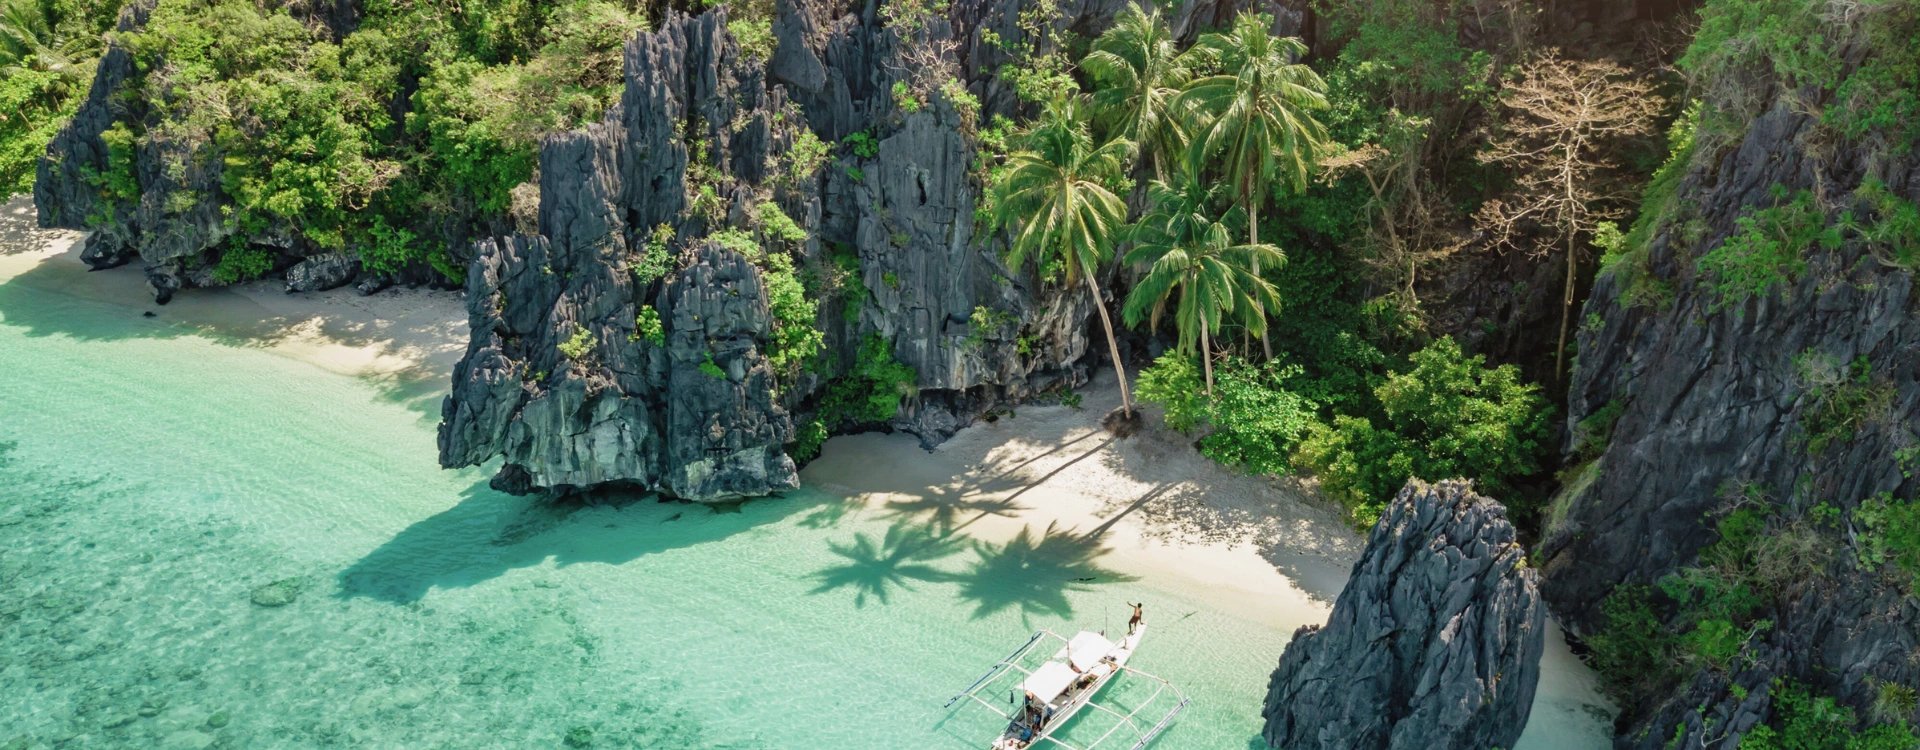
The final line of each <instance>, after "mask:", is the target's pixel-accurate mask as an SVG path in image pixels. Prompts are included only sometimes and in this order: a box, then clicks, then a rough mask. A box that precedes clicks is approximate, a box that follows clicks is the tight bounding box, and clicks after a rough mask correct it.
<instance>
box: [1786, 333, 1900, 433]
mask: <svg viewBox="0 0 1920 750" xmlns="http://www.w3.org/2000/svg"><path fill="white" fill-rule="evenodd" d="M1793 365H1794V374H1795V376H1796V377H1797V378H1798V379H1799V380H1800V382H1801V383H1803V384H1805V386H1806V389H1807V399H1808V401H1809V403H1810V405H1809V406H1808V408H1807V410H1806V413H1805V414H1804V415H1802V416H1801V418H1800V428H1801V430H1802V432H1803V434H1804V435H1805V436H1806V439H1807V452H1808V453H1812V454H1816V455H1817V454H1820V453H1822V452H1825V451H1826V449H1827V447H1828V446H1830V445H1833V444H1834V443H1836V442H1840V443H1844V442H1846V441H1847V440H1849V439H1851V438H1852V437H1853V436H1854V434H1856V433H1857V432H1859V430H1860V428H1861V427H1862V426H1863V425H1865V424H1867V423H1868V422H1872V421H1874V420H1877V419H1880V418H1882V417H1884V416H1885V415H1886V413H1887V411H1888V409H1890V408H1891V407H1892V405H1893V397H1894V391H1893V384H1891V383H1888V382H1885V381H1882V380H1877V379H1875V378H1874V377H1873V365H1872V363H1870V362H1868V361H1867V358H1866V357H1865V356H1861V357H1857V358H1855V359H1854V360H1853V362H1852V363H1850V364H1848V365H1846V366H1845V367H1841V366H1840V365H1839V364H1838V363H1837V362H1834V361H1833V358H1831V357H1827V356H1825V355H1822V354H1820V353H1818V352H1815V351H1812V350H1809V351H1805V352H1801V353H1800V354H1799V355H1798V356H1795V357H1794V360H1793Z"/></svg>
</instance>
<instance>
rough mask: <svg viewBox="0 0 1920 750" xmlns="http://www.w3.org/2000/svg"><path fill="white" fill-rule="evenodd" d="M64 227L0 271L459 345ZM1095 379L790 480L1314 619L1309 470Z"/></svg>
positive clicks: (1574, 667) (856, 451)
mask: <svg viewBox="0 0 1920 750" xmlns="http://www.w3.org/2000/svg"><path fill="white" fill-rule="evenodd" d="M80 240H81V235H79V234H78V233H74V232H62V231H44V230H39V229H36V228H34V227H33V216H32V206H31V204H30V203H29V202H28V201H26V200H24V199H22V200H16V201H13V202H11V203H8V204H6V205H5V207H4V209H0V283H9V284H30V285H33V286H35V287H38V288H42V289H47V290H53V291H57V292H60V293H62V294H67V295H72V296H74V297H79V298H84V299H88V300H95V301H100V302H105V303H109V304H112V305H118V306H122V307H124V308H125V309H126V311H127V314H128V315H129V316H136V317H137V316H141V315H142V314H144V313H146V312H152V313H154V315H155V316H156V318H155V320H156V322H157V323H158V324H161V325H167V326H177V327H180V328H181V329H184V330H185V331H186V332H190V333H197V334H205V335H208V336H210V337H213V338H218V339H221V340H223V341H231V342H233V343H236V344H237V345H242V346H252V347H260V348H262V349H264V350H267V351H270V352H273V353H275V354H280V355H283V356H287V357H291V358H294V359H298V360H301V361H304V362H308V363H311V364H313V365H315V366H317V367H321V368H324V369H326V370H329V371H332V372H336V373H340V374H345V375H352V376H358V377H366V378H370V379H375V380H379V381H383V382H388V383H393V384H397V385H398V386H400V387H405V388H407V389H408V390H409V391H410V392H411V391H417V394H416V395H418V397H419V400H420V401H421V402H422V404H423V405H424V404H426V402H427V401H429V400H431V401H433V402H435V403H437V400H438V394H440V393H443V392H444V390H445V387H446V382H447V379H448V377H449V374H450V371H451V369H452V365H453V363H454V362H456V361H457V360H458V358H459V356H460V354H461V353H462V351H463V350H464V348H465V345H466V338H467V332H466V316H465V312H464V309H463V306H462V303H461V299H460V296H459V295H458V294H457V293H454V292H447V291H431V290H410V289H389V290H386V291H382V292H380V293H377V294H374V295H370V296H364V297H363V296H359V295H358V294H356V293H355V292H354V291H353V290H351V289H350V288H343V289H337V290H333V291H330V292H321V293H311V294H286V293H284V292H283V291H282V289H283V287H282V285H281V284H280V282H277V281H260V282H254V283H250V284H244V285H240V286H237V287H233V288H229V289H217V290H203V289H195V290H184V291H182V292H181V293H179V294H178V295H176V296H175V298H174V300H173V302H172V303H171V304H168V305H165V306H159V305H154V304H152V302H151V301H150V300H151V298H150V295H149V293H148V291H147V289H146V287H145V282H144V279H143V276H142V274H141V271H140V270H139V268H138V265H139V264H138V263H137V262H136V263H133V264H130V265H128V266H124V267H121V268H117V269H111V270H106V271H99V272H89V271H88V270H87V269H86V267H85V266H84V265H83V264H81V263H80V261H79V260H78V257H77V256H78V253H79V248H80V246H81V242H80ZM1100 375H1101V376H1103V377H1101V378H1097V379H1096V381H1095V383H1094V384H1093V385H1091V386H1089V387H1088V388H1087V389H1085V390H1084V391H1083V398H1084V405H1083V407H1082V408H1078V409H1075V408H1069V407H1066V406H1029V407H1021V408H1018V409H1017V410H1016V411H1015V413H1014V414H1013V415H1010V416H1003V417H1000V418H998V419H996V420H994V421H992V422H981V423H977V424H976V425H974V426H972V427H970V428H968V429H965V430H962V431H961V432H960V433H959V434H958V435H956V436H955V437H954V438H953V439H951V440H949V441H948V442H946V443H945V444H943V445H941V446H939V447H937V448H935V449H934V450H932V451H927V450H923V449H922V448H921V447H920V445H919V442H918V440H917V439H915V438H914V437H912V436H909V435H904V434H891V435H890V434H880V433H869V434H862V435H851V436H843V437H838V438H834V439H833V440H830V441H829V442H828V443H827V444H826V446H825V448H824V451H823V453H822V455H821V456H820V458H819V459H818V460H816V461H814V462H812V463H811V464H809V465H808V466H807V467H806V468H805V469H804V470H803V471H802V479H803V481H804V482H805V483H806V484H808V485H811V486H815V487H819V488H821V489H825V490H829V491H832V492H835V493H836V494H842V495H845V496H846V497H848V498H849V500H850V501H851V506H850V510H849V512H856V513H874V514H889V515H891V516H894V517H900V518H913V519H916V520H919V521H924V522H927V523H931V524H935V525H941V526H945V527H946V528H947V529H952V530H962V531H964V532H965V534H966V535H967V536H969V537H972V538H974V539H976V540H981V541H1004V540H1007V539H1013V538H1015V537H1017V536H1018V535H1019V534H1021V533H1022V531H1023V530H1030V533H1036V534H1037V533H1040V532H1042V531H1044V530H1048V529H1051V530H1052V533H1054V534H1059V533H1070V534H1073V535H1077V536H1080V537H1082V538H1084V539H1087V540H1090V541H1097V542H1098V544H1097V545H1094V548H1095V549H1099V550H1103V552H1102V553H1101V557H1100V558H1099V559H1100V563H1101V565H1102V566H1104V567H1105V568H1107V569H1111V570H1114V571H1117V572H1119V573H1123V574H1126V575H1129V576H1133V577H1136V578H1137V579H1138V580H1139V581H1140V582H1141V583H1142V584H1144V585H1146V586H1149V587H1151V588H1155V589H1159V590H1163V591H1169V592H1172V591H1178V592H1179V593H1180V596H1181V598H1182V599H1184V600H1186V601H1193V602H1204V603H1205V604H1206V606H1208V607H1210V608H1217V609H1218V610H1220V611H1222V612H1226V613H1230V614H1233V615H1234V616H1236V617H1240V618H1243V619H1245V620H1247V621H1250V622H1257V623H1262V624H1264V625H1266V626H1267V627H1271V628H1273V629H1275V630H1277V631H1280V632H1292V631H1293V629H1295V628H1297V627H1300V626H1303V625H1309V624H1315V623H1321V622H1325V620H1326V619H1327V616H1328V612H1329V611H1330V609H1331V607H1332V603H1333V600H1334V598H1335V597H1336V596H1337V595H1338V593H1339V589H1340V587H1341V586H1342V585H1344V583H1345V581H1346V579H1347V577H1348V571H1349V569H1350V568H1351V566H1352V564H1353V562H1354V560H1355V559H1356V558H1357V557H1358V555H1359V553H1360V551H1361V548H1362V546H1363V545H1364V542H1365V540H1364V538H1363V537H1362V536H1361V535H1360V534H1359V533H1357V532H1355V531H1354V530H1353V529H1351V528H1350V527H1348V526H1347V525H1346V524H1345V522H1344V521H1343V520H1342V519H1341V516H1340V513H1339V511H1338V509H1336V508H1334V507H1332V506H1331V505H1330V504H1329V503H1327V502H1326V501H1324V500H1321V499H1319V498H1318V497H1316V496H1315V495H1314V494H1313V491H1312V488H1311V486H1310V484H1308V483H1303V482H1299V481H1295V480H1276V479H1271V478H1263V477H1250V476H1246V475H1243V474H1239V473H1236V472H1234V471H1232V470H1230V469H1227V468H1224V467H1222V466H1220V465H1218V464H1215V463H1213V462H1212V461H1210V460H1208V459H1206V458H1205V457H1203V456H1201V455H1200V454H1199V453H1198V452H1197V451H1196V450H1195V449H1194V448H1193V447H1192V444H1191V442H1192V438H1191V437H1190V436H1185V435H1181V434H1179V433H1176V432H1173V431H1171V430H1168V429H1167V428H1166V427H1165V426H1164V425H1163V424H1162V423H1161V422H1160V420H1159V418H1158V415H1157V414H1155V413H1152V412H1151V410H1150V411H1149V415H1148V419H1147V424H1148V428H1147V429H1146V430H1144V431H1143V433H1142V434H1140V435H1137V436H1135V437H1132V438H1129V439H1126V440H1115V439H1114V438H1112V436H1110V435H1108V434H1106V433H1105V432H1104V431H1102V430H1101V429H1100V428H1099V426H1098V422H1099V419H1100V416H1101V415H1102V414H1104V413H1106V411H1107V410H1108V409H1110V408H1112V407H1113V406H1115V405H1116V404H1117V403H1118V395H1117V389H1115V388H1114V387H1113V383H1112V379H1111V375H1110V374H1107V373H1105V372H1104V371H1102V372H1101V373H1100ZM1155 614H1156V615H1159V616H1176V617H1177V616H1179V614H1180V613H1155ZM1545 673H1546V674H1545V676H1544V677H1543V680H1542V685H1541V694H1540V700H1539V701H1537V702H1536V717H1535V721H1534V722H1533V723H1534V728H1536V729H1537V728H1539V727H1541V725H1542V724H1543V722H1549V721H1550V722H1551V723H1552V724H1553V725H1556V726H1558V727H1559V728H1560V729H1559V730H1556V731H1565V730H1566V729H1568V728H1569V724H1571V723H1575V722H1578V723H1580V724H1585V725H1586V726H1583V727H1581V728H1580V730H1579V731H1580V736H1581V738H1582V739H1581V741H1580V742H1578V743H1576V744H1578V745H1589V744H1591V741H1590V740H1591V739H1592V738H1594V737H1600V736H1603V734H1604V732H1605V726H1604V725H1605V721H1606V720H1605V718H1604V717H1595V716H1593V715H1592V713H1593V709H1592V707H1593V706H1600V705H1604V703H1605V702H1604V700H1603V699H1601V698H1600V697H1599V694H1598V691H1597V684H1596V681H1595V679H1594V677H1593V675H1592V673H1591V672H1590V671H1588V670H1586V669H1585V667H1584V666H1582V665H1580V664H1579V662H1578V661H1577V660H1576V659H1575V658H1574V657H1573V656H1572V654H1571V652H1570V651H1569V650H1568V648H1567V646H1566V644H1565V643H1564V640H1563V639H1562V638H1561V637H1560V634H1559V631H1558V629H1557V628H1555V629H1553V631H1552V632H1551V633H1549V636H1548V653H1547V657H1546V669H1545ZM1548 713H1552V714H1554V718H1552V719H1549V717H1548V716H1547V715H1546V714H1548ZM1595 725H1598V727H1599V729H1598V730H1597V732H1599V734H1595V733H1594V732H1595V731H1596V730H1594V728H1593V727H1594V726H1595ZM1529 734H1534V732H1533V731H1530V732H1529ZM1546 736H1548V737H1552V736H1555V735H1553V734H1549V735H1546ZM1523 746H1527V743H1523ZM1533 746H1540V745H1533ZM1602 746H1604V745H1602Z"/></svg>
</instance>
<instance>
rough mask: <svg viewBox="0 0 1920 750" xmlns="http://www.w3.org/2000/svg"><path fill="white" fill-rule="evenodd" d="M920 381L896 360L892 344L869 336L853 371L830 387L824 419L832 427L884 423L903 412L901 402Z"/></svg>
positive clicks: (822, 407) (824, 401) (824, 403)
mask: <svg viewBox="0 0 1920 750" xmlns="http://www.w3.org/2000/svg"><path fill="white" fill-rule="evenodd" d="M919 379H920V375H919V373H916V372H914V371H913V368H911V367H908V366H906V365H903V364H900V363H899V362H898V361H896V360H895V359H894V358H893V345H892V344H890V343H888V342H887V340H886V339H884V338H881V337H880V336H879V335H878V334H873V335H869V336H867V340H866V341H864V342H862V343H861V345H860V351H859V353H858V355H857V356H856V357H855V360H854V364H853V369H851V370H850V371H848V372H847V374H845V375H842V376H841V377H840V378H839V379H837V380H835V381H834V382H833V384H832V385H830V386H828V388H827V393H826V396H824V397H823V398H822V399H821V402H820V415H821V419H824V420H826V421H827V423H828V424H841V423H843V422H844V423H850V424H856V425H858V424H872V423H875V422H884V421H886V420H888V419H891V418H893V415H894V413H895V412H897V411H899V410H900V400H901V399H902V398H904V397H906V396H907V395H910V394H911V393H913V390H914V386H915V383H917V382H918V381H919Z"/></svg>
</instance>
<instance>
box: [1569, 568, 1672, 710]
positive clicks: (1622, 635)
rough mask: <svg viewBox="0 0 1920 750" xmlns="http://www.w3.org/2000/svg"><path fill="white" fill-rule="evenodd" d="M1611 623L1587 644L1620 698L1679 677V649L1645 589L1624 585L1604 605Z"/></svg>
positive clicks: (1636, 693) (1609, 685) (1608, 620)
mask: <svg viewBox="0 0 1920 750" xmlns="http://www.w3.org/2000/svg"><path fill="white" fill-rule="evenodd" d="M1601 611H1602V612H1603V613H1604V614H1605V616H1606V622H1605V624H1603V625H1602V626H1601V628H1600V630H1599V631H1598V632H1596V633H1594V634H1593V636H1592V637H1590V638H1588V639H1587V645H1588V646H1589V647H1591V648H1592V649H1593V665H1594V668H1595V669H1597V670H1598V671H1599V672H1600V676H1601V677H1602V678H1603V679H1605V680H1606V682H1607V686H1608V688H1609V692H1611V693H1613V694H1614V695H1615V696H1617V697H1629V696H1634V695H1642V694H1646V693H1647V692H1650V691H1652V690H1654V689H1657V688H1659V687H1660V686H1662V685H1664V684H1666V683H1667V682H1668V681H1670V680H1672V679H1673V678H1674V677H1675V676H1676V675H1677V670H1676V666H1677V660H1676V656H1677V652H1678V646H1677V644H1676V643H1675V641H1674V638H1673V636H1672V635H1671V634H1670V633H1668V632H1667V628H1666V625H1665V624H1664V623H1662V622H1661V621H1660V617H1659V616H1658V615H1656V614H1655V613H1654V611H1653V604H1652V596H1651V592H1649V591H1648V589H1647V588H1646V587H1645V586H1621V587H1619V588H1616V589H1614V590H1613V592H1612V593H1610V594H1608V595H1607V598H1606V601H1605V602H1603V603H1602V604H1601Z"/></svg>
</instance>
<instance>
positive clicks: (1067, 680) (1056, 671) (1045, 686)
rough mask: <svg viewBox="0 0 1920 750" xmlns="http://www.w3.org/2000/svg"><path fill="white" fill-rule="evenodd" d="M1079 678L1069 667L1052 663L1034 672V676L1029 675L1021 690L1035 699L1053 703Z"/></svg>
mask: <svg viewBox="0 0 1920 750" xmlns="http://www.w3.org/2000/svg"><path fill="white" fill-rule="evenodd" d="M1079 676H1080V675H1078V674H1075V673H1074V671H1073V670H1071V669H1068V668H1067V665H1065V664H1061V663H1060V662H1057V661H1050V662H1047V663H1045V664H1042V665H1040V667H1039V668H1038V669H1035V670H1033V674H1030V675H1027V679H1026V680H1024V681H1022V682H1021V683H1020V688H1021V689H1022V690H1025V691H1027V692H1029V693H1033V695H1034V697H1036V698H1039V699H1040V700H1041V701H1042V702H1046V703H1052V702H1053V699H1054V698H1058V697H1060V694H1061V693H1064V692H1066V691H1067V686H1068V685H1071V684H1073V678H1075V677H1079Z"/></svg>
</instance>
